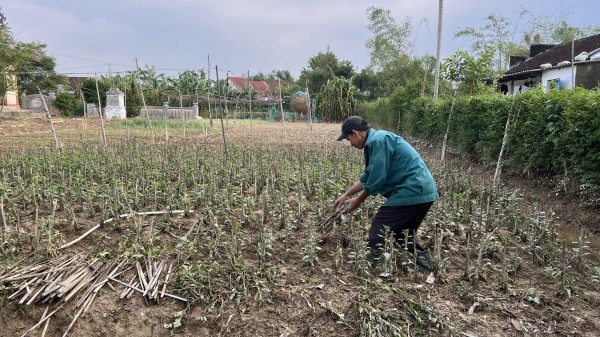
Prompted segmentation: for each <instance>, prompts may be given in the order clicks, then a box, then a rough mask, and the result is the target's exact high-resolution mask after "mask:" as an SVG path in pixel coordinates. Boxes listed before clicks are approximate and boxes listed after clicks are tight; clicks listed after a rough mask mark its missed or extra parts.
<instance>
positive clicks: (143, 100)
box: [135, 57, 156, 144]
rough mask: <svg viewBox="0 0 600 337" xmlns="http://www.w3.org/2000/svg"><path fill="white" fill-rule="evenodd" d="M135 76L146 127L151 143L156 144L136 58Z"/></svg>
mask: <svg viewBox="0 0 600 337" xmlns="http://www.w3.org/2000/svg"><path fill="white" fill-rule="evenodd" d="M135 74H136V78H137V82H138V86H139V87H140V95H141V96H142V103H143V104H144V111H145V112H146V119H147V120H148V127H150V133H151V134H152V142H153V143H155V144H156V139H154V129H152V121H151V120H150V115H149V114H148V107H147V106H146V98H145V97H144V89H143V88H142V82H141V81H140V67H139V66H138V60H137V57H136V58H135Z"/></svg>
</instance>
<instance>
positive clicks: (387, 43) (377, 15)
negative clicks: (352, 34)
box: [365, 6, 412, 70]
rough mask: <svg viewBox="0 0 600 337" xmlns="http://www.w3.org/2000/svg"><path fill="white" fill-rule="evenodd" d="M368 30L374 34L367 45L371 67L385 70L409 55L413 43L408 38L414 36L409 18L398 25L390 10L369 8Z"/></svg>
mask: <svg viewBox="0 0 600 337" xmlns="http://www.w3.org/2000/svg"><path fill="white" fill-rule="evenodd" d="M367 17H368V19H369V25H368V28H369V30H371V31H372V32H373V35H374V36H373V37H371V38H370V39H369V40H367V42H366V43H365V46H366V47H367V50H369V54H370V55H371V67H373V68H374V69H377V70H383V68H385V66H386V65H388V64H390V63H392V62H394V61H395V60H396V59H397V58H398V57H399V56H400V55H406V54H409V51H408V49H409V48H410V47H411V43H410V42H408V41H407V40H408V38H409V37H410V35H411V34H412V22H411V20H410V18H409V17H407V18H405V19H404V21H403V22H402V24H400V25H398V24H397V23H396V20H395V19H394V18H393V17H392V15H391V11H390V10H385V9H383V8H379V7H374V6H370V7H369V8H367Z"/></svg>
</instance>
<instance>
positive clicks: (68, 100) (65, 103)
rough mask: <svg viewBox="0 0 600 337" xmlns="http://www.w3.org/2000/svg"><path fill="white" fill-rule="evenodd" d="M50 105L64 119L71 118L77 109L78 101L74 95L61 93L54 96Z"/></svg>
mask: <svg viewBox="0 0 600 337" xmlns="http://www.w3.org/2000/svg"><path fill="white" fill-rule="evenodd" d="M52 105H53V106H54V107H55V108H57V109H58V111H60V114H61V115H62V116H64V117H73V115H75V112H76V111H77V109H78V108H79V100H78V99H77V97H76V96H75V95H74V94H71V93H68V92H62V93H60V94H58V95H56V99H55V100H54V102H53V103H52Z"/></svg>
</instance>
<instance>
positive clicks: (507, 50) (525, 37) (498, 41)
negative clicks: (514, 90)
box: [455, 7, 600, 73]
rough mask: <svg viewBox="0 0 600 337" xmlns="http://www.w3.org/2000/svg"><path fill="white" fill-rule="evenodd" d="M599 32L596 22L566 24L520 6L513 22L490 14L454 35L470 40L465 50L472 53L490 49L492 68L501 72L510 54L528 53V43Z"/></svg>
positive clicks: (566, 38) (566, 40) (576, 37)
mask: <svg viewBox="0 0 600 337" xmlns="http://www.w3.org/2000/svg"><path fill="white" fill-rule="evenodd" d="M523 22H528V23H527V24H522V23H523ZM599 32H600V25H596V26H584V27H576V26H570V25H569V24H568V23H567V22H566V21H564V20H563V19H562V18H557V17H552V16H534V15H533V13H532V12H531V11H529V10H528V9H525V8H523V7H521V8H519V9H518V10H517V16H516V19H515V20H514V21H511V20H510V19H508V18H506V17H503V16H502V15H498V14H496V13H491V14H489V15H488V16H487V17H486V18H485V22H484V24H483V25H482V26H479V27H474V26H470V27H465V28H461V29H460V30H459V31H458V32H456V33H455V37H458V38H463V39H466V40H467V41H468V42H469V43H470V50H469V51H470V52H473V53H475V54H478V53H480V52H483V51H485V50H486V49H488V48H491V49H492V51H493V58H492V59H493V69H494V71H496V72H497V73H502V72H504V71H505V70H507V69H508V66H509V61H510V56H511V55H528V53H529V48H530V46H531V45H532V44H540V43H548V44H559V43H565V42H570V41H572V40H573V39H579V38H583V37H586V36H590V35H594V34H598V33H599Z"/></svg>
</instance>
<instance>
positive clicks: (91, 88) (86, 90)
mask: <svg viewBox="0 0 600 337" xmlns="http://www.w3.org/2000/svg"><path fill="white" fill-rule="evenodd" d="M109 88H110V83H108V81H107V80H106V79H102V78H101V79H100V80H98V89H99V91H100V99H101V100H102V106H103V107H105V106H106V92H107V91H108V89H109ZM81 92H83V97H84V98H85V101H86V103H93V104H96V105H98V93H97V90H96V79H94V78H88V79H87V80H85V81H83V83H82V84H81Z"/></svg>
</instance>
